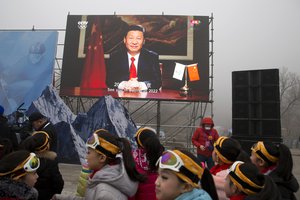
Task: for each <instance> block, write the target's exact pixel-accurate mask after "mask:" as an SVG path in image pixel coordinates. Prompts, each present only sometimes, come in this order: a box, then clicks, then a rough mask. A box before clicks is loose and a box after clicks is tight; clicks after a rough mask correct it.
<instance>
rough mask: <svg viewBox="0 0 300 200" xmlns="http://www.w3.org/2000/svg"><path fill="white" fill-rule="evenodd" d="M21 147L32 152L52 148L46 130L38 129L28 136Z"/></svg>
mask: <svg viewBox="0 0 300 200" xmlns="http://www.w3.org/2000/svg"><path fill="white" fill-rule="evenodd" d="M20 147H21V148H22V149H26V150H28V151H31V152H36V153H42V152H44V151H48V150H49V149H50V137H49V135H48V133H46V132H45V131H36V132H34V133H33V134H32V135H31V136H29V137H27V138H26V139H25V140H24V141H23V142H22V143H21V144H20Z"/></svg>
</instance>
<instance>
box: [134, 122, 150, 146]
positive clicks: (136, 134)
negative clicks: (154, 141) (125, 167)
mask: <svg viewBox="0 0 300 200" xmlns="http://www.w3.org/2000/svg"><path fill="white" fill-rule="evenodd" d="M145 130H150V131H153V132H154V133H155V130H154V129H152V128H150V127H144V128H139V130H137V132H136V133H135V135H134V137H135V138H136V141H137V143H138V145H140V146H141V147H142V148H144V145H143V144H142V141H141V139H140V135H141V133H142V132H143V131H145Z"/></svg>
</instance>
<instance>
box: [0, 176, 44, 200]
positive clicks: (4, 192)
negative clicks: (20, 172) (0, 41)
mask: <svg viewBox="0 0 300 200" xmlns="http://www.w3.org/2000/svg"><path fill="white" fill-rule="evenodd" d="M5 198H7V199H16V200H37V199H38V191H37V190H36V189H35V188H32V187H29V186H28V185H27V184H26V183H24V182H21V181H14V180H12V179H10V178H8V177H0V199H5Z"/></svg>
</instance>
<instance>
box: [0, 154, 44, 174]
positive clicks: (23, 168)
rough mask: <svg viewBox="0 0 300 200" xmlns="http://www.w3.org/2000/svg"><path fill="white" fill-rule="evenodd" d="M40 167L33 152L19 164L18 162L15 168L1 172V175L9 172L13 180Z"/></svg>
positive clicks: (38, 160)
mask: <svg viewBox="0 0 300 200" xmlns="http://www.w3.org/2000/svg"><path fill="white" fill-rule="evenodd" d="M39 167H40V159H39V158H38V157H37V156H36V154H35V153H30V155H29V156H28V158H26V160H25V161H24V162H22V163H21V164H19V165H18V166H17V167H16V168H14V169H13V170H11V171H9V172H6V173H1V174H0V175H1V176H5V175H9V174H11V178H13V179H14V180H17V179H19V178H20V177H22V176H24V175H25V174H26V172H35V171H36V170H37V169H38V168H39Z"/></svg>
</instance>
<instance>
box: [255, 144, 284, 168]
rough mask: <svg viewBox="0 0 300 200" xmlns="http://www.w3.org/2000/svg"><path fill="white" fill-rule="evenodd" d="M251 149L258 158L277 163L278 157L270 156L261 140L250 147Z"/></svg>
mask: <svg viewBox="0 0 300 200" xmlns="http://www.w3.org/2000/svg"><path fill="white" fill-rule="evenodd" d="M251 151H252V152H253V153H255V154H256V155H257V156H258V157H259V158H260V159H262V160H264V161H266V162H267V163H269V164H274V163H277V161H278V159H279V158H277V157H275V156H272V155H271V154H270V153H269V152H268V151H267V149H266V147H265V145H264V143H263V142H262V141H258V142H257V143H255V144H254V145H253V146H252V147H251Z"/></svg>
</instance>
